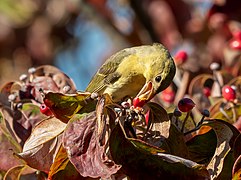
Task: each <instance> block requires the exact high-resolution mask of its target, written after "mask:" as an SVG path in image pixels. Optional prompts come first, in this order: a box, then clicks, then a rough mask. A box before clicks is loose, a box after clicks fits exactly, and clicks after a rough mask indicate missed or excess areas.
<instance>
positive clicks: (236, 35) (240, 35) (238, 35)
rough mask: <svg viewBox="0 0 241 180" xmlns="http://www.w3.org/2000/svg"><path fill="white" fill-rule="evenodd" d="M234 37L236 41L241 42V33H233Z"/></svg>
mask: <svg viewBox="0 0 241 180" xmlns="http://www.w3.org/2000/svg"><path fill="white" fill-rule="evenodd" d="M233 37H234V38H235V39H239V40H241V31H237V32H234V33H233Z"/></svg>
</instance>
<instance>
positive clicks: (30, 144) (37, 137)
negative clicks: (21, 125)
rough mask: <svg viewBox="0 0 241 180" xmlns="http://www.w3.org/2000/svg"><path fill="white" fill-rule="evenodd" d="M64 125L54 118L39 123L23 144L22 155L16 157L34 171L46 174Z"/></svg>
mask: <svg viewBox="0 0 241 180" xmlns="http://www.w3.org/2000/svg"><path fill="white" fill-rule="evenodd" d="M65 127H66V124H64V123H62V122H61V121H59V120H58V119H56V118H48V119H45V120H43V121H41V122H40V123H39V124H38V125H37V126H36V127H35V128H34V129H33V131H32V133H31V136H30V137H29V139H28V140H27V141H26V142H25V144H24V146H23V151H22V153H18V154H17V156H18V157H20V158H21V159H23V160H25V161H26V162H27V164H28V165H29V166H31V167H33V168H35V169H38V170H42V171H44V172H48V171H49V169H50V166H51V165H52V162H53V159H54V157H55V154H56V153H57V151H58V149H59V146H60V144H61V137H62V136H61V133H62V132H63V130H64V129H65Z"/></svg>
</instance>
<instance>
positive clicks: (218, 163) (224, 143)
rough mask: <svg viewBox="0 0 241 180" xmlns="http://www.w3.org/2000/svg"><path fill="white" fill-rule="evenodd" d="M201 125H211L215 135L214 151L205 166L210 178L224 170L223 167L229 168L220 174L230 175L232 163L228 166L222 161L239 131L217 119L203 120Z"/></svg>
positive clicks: (217, 175)
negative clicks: (215, 144)
mask: <svg viewBox="0 0 241 180" xmlns="http://www.w3.org/2000/svg"><path fill="white" fill-rule="evenodd" d="M203 126H209V127H211V128H212V129H213V130H214V132H215V134H216V137H217V147H216V150H215V153H214V155H213V157H212V159H211V161H210V162H209V164H208V166H207V169H208V171H209V173H210V175H211V178H212V179H214V178H217V177H219V175H220V174H221V173H222V171H223V170H224V167H225V168H228V169H229V170H227V169H225V171H226V172H227V173H228V174H223V175H222V176H224V177H226V178H227V177H230V176H231V171H232V164H233V163H231V164H230V165H229V166H228V165H225V164H224V162H225V158H229V156H228V155H229V152H230V150H231V147H232V146H233V143H234V140H235V139H236V137H237V136H238V134H239V132H238V131H237V130H236V129H235V128H234V127H233V126H232V125H231V124H229V123H226V122H224V121H222V120H217V119H215V120H211V121H204V123H203Z"/></svg>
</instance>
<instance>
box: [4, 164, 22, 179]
mask: <svg viewBox="0 0 241 180" xmlns="http://www.w3.org/2000/svg"><path fill="white" fill-rule="evenodd" d="M24 168H25V165H19V166H15V167H13V168H11V169H9V170H8V172H7V173H6V174H5V176H4V180H19V179H20V176H21V173H22V171H23V170H24Z"/></svg>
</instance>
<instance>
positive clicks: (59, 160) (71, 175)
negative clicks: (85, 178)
mask: <svg viewBox="0 0 241 180" xmlns="http://www.w3.org/2000/svg"><path fill="white" fill-rule="evenodd" d="M81 177H82V176H80V174H79V173H78V171H77V170H76V169H75V167H74V166H73V165H72V164H71V162H70V160H69V158H68V154H67V152H66V150H65V149H64V148H63V146H60V148H59V150H58V153H57V155H56V157H55V159H54V163H53V164H52V165H51V168H50V172H49V173H48V179H49V180H55V179H56V180H57V179H60V178H61V179H71V180H75V179H76V180H78V179H80V178H81Z"/></svg>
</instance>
